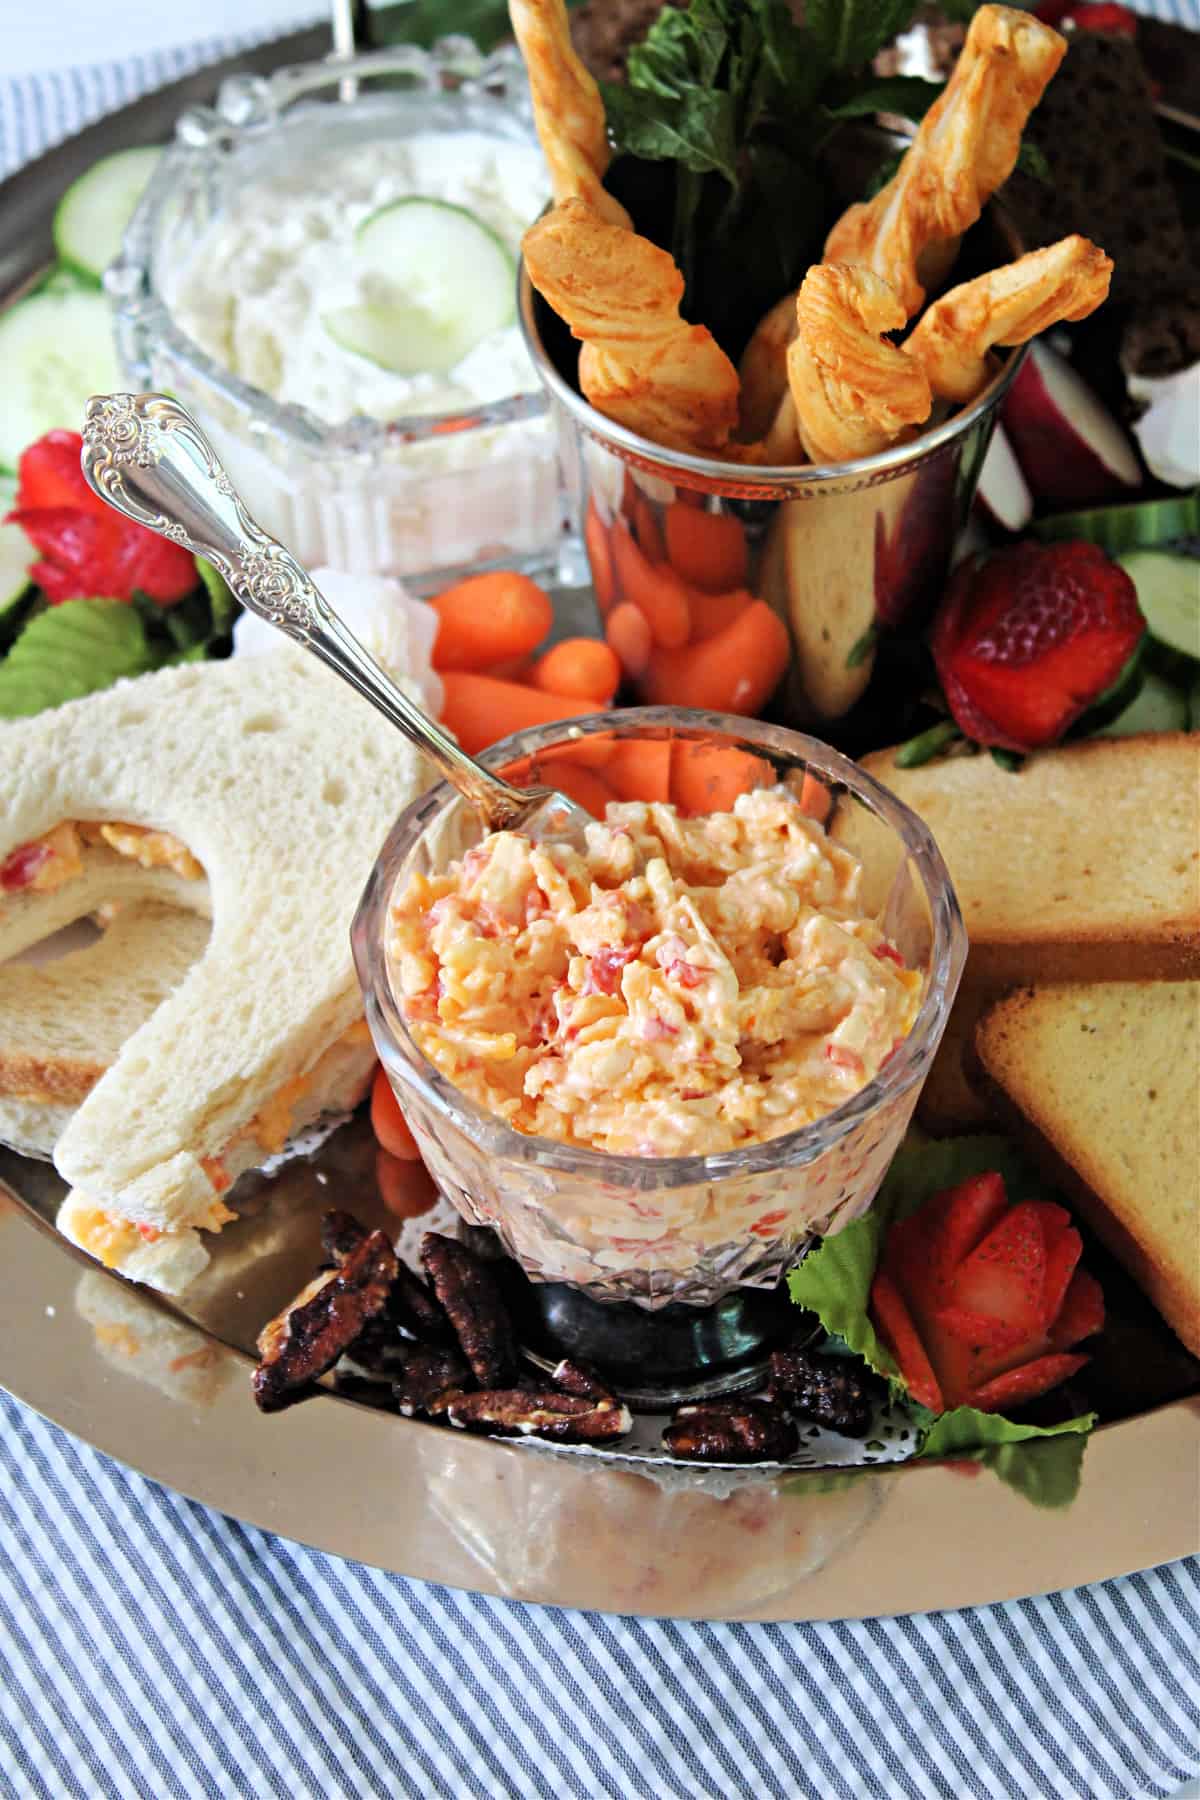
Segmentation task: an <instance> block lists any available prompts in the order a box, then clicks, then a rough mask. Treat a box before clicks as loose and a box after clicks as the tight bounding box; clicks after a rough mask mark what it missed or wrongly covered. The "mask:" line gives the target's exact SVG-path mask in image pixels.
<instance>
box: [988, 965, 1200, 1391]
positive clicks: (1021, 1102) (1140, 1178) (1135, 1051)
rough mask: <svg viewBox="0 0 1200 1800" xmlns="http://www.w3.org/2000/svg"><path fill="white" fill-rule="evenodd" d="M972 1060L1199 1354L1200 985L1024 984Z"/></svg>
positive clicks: (997, 1010) (991, 1017)
mask: <svg viewBox="0 0 1200 1800" xmlns="http://www.w3.org/2000/svg"><path fill="white" fill-rule="evenodd" d="M975 1052H976V1056H977V1057H978V1062H979V1065H980V1067H981V1070H982V1073H983V1075H984V1076H985V1077H986V1079H987V1080H988V1081H989V1082H990V1083H991V1084H992V1086H993V1088H994V1090H995V1093H996V1095H997V1097H998V1099H999V1101H1000V1105H1001V1112H1002V1115H1003V1117H1004V1118H1005V1119H1006V1121H1007V1122H1009V1123H1011V1124H1013V1125H1014V1126H1015V1127H1016V1129H1017V1131H1018V1132H1019V1133H1020V1134H1021V1135H1023V1136H1024V1137H1025V1138H1026V1139H1027V1140H1028V1141H1029V1143H1030V1147H1031V1149H1032V1150H1033V1151H1034V1153H1035V1155H1037V1156H1038V1157H1039V1158H1040V1160H1041V1161H1042V1162H1043V1163H1044V1164H1045V1166H1046V1167H1047V1169H1048V1170H1049V1172H1050V1174H1051V1176H1052V1178H1054V1179H1056V1180H1057V1181H1058V1182H1059V1183H1060V1185H1061V1186H1062V1187H1063V1188H1064V1189H1065V1191H1066V1192H1067V1193H1069V1194H1070V1195H1071V1196H1072V1198H1073V1199H1074V1201H1075V1202H1076V1204H1077V1205H1078V1207H1079V1210H1080V1212H1081V1213H1082V1215H1083V1217H1084V1218H1085V1219H1086V1220H1087V1221H1088V1223H1089V1224H1090V1225H1091V1226H1092V1228H1093V1230H1094V1231H1095V1232H1096V1235H1097V1236H1098V1237H1099V1238H1101V1239H1102V1240H1103V1241H1104V1243H1106V1244H1107V1246H1108V1248H1109V1249H1110V1250H1111V1251H1112V1253H1113V1255H1114V1256H1115V1257H1116V1258H1117V1259H1118V1261H1119V1262H1121V1263H1123V1264H1124V1265H1125V1267H1126V1268H1127V1269H1128V1270H1129V1272H1130V1274H1131V1275H1133V1277H1134V1279H1135V1280H1136V1281H1137V1282H1138V1283H1139V1285H1140V1286H1141V1287H1142V1288H1143V1289H1144V1290H1145V1292H1146V1293H1147V1294H1148V1295H1149V1297H1150V1299H1151V1300H1152V1301H1153V1302H1154V1304H1155V1305H1156V1306H1157V1307H1158V1310H1159V1311H1160V1312H1161V1313H1162V1315H1163V1317H1164V1318H1165V1319H1166V1320H1167V1322H1168V1324H1169V1325H1171V1326H1172V1328H1173V1329H1174V1331H1175V1332H1176V1334H1177V1335H1178V1336H1179V1337H1180V1338H1181V1339H1182V1341H1183V1342H1184V1343H1185V1344H1186V1345H1187V1347H1188V1349H1189V1350H1191V1351H1192V1352H1193V1353H1194V1354H1195V1355H1197V1356H1200V1129H1198V1127H1200V982H1196V981H1179V982H1160V981H1114V982H1103V983H1073V984H1067V985H1064V986H1061V987H1047V988H1023V989H1020V990H1018V992H1016V993H1015V994H1010V995H1008V996H1007V998H1005V999H1003V1000H1001V1001H999V1002H997V1004H996V1005H995V1006H993V1007H991V1008H990V1010H989V1011H988V1012H987V1013H985V1015H984V1017H983V1019H982V1021H981V1022H980V1025H979V1028H978V1030H977V1032H976V1034H975Z"/></svg>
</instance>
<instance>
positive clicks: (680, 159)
mask: <svg viewBox="0 0 1200 1800" xmlns="http://www.w3.org/2000/svg"><path fill="white" fill-rule="evenodd" d="M604 110H605V113H606V115H607V117H608V122H609V127H610V129H611V130H612V131H613V133H614V134H615V136H616V137H617V139H618V141H619V142H620V144H621V147H622V149H623V150H625V151H627V152H628V153H629V154H630V155H632V156H640V157H643V158H644V159H645V160H646V161H647V162H674V163H679V164H680V165H682V167H683V168H684V169H689V170H691V171H692V172H693V173H694V174H697V175H707V174H710V173H711V174H718V175H722V176H724V178H725V180H726V181H728V182H729V183H730V184H731V185H735V184H736V182H737V146H736V143H735V141H734V130H733V107H732V103H731V100H730V96H729V95H728V94H723V93H720V92H716V91H708V90H705V89H703V88H691V89H689V90H688V92H687V93H686V94H685V95H684V96H683V97H682V98H681V99H678V100H664V99H662V98H661V97H656V98H655V101H654V104H653V106H652V107H647V106H646V104H645V98H644V96H643V95H641V94H639V93H638V92H637V91H636V90H635V89H632V88H628V87H617V86H612V87H608V86H606V87H605V89H604Z"/></svg>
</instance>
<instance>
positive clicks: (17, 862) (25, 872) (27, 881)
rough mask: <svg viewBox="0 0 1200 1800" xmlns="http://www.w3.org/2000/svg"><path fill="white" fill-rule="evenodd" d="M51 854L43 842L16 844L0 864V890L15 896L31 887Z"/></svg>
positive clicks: (48, 847)
mask: <svg viewBox="0 0 1200 1800" xmlns="http://www.w3.org/2000/svg"><path fill="white" fill-rule="evenodd" d="M53 854H54V852H53V851H52V850H51V848H50V846H49V844H47V843H46V842H44V840H39V841H37V842H35V843H32V844H18V845H17V847H16V849H15V850H11V851H10V852H9V854H8V855H7V856H6V857H5V859H4V861H3V862H2V863H0V888H3V890H4V892H5V893H6V894H16V893H19V892H20V891H21V889H22V888H27V887H32V886H33V884H34V882H35V881H36V880H37V877H38V874H39V873H40V871H41V870H42V869H44V868H45V866H46V864H47V863H48V862H49V861H50V858H51V856H53Z"/></svg>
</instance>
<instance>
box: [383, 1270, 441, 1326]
mask: <svg viewBox="0 0 1200 1800" xmlns="http://www.w3.org/2000/svg"><path fill="white" fill-rule="evenodd" d="M388 1316H389V1318H391V1319H394V1320H395V1322H396V1324H397V1325H402V1326H403V1327H404V1329H405V1331H408V1332H411V1333H412V1335H413V1337H415V1338H419V1339H420V1340H421V1342H422V1343H423V1344H453V1343H454V1341H455V1333H454V1327H453V1325H451V1323H450V1321H449V1319H448V1318H447V1317H446V1315H445V1313H444V1312H443V1311H442V1308H441V1307H440V1306H439V1305H438V1302H437V1301H436V1300H435V1298H434V1296H433V1295H432V1294H431V1293H430V1291H429V1289H428V1288H427V1287H426V1286H425V1283H424V1282H423V1281H422V1280H421V1277H420V1276H419V1275H414V1274H413V1272H412V1270H411V1269H410V1268H408V1267H407V1266H406V1265H405V1264H404V1263H401V1264H400V1267H399V1269H398V1270H397V1271H396V1279H395V1281H394V1282H393V1283H392V1291H391V1294H390V1296H389V1298H388Z"/></svg>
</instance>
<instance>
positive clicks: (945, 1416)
mask: <svg viewBox="0 0 1200 1800" xmlns="http://www.w3.org/2000/svg"><path fill="white" fill-rule="evenodd" d="M990 1169H997V1170H999V1172H1000V1174H1001V1175H1002V1176H1003V1177H1004V1185H1005V1189H1006V1191H1007V1193H1008V1197H1009V1199H1010V1200H1011V1201H1013V1202H1014V1203H1015V1202H1018V1201H1021V1200H1036V1199H1040V1198H1042V1197H1043V1196H1044V1193H1045V1185H1046V1184H1045V1181H1044V1179H1043V1177H1042V1176H1041V1175H1040V1174H1039V1173H1038V1171H1037V1169H1035V1168H1034V1166H1033V1165H1032V1163H1030V1162H1029V1161H1028V1160H1027V1159H1026V1157H1024V1156H1023V1155H1022V1154H1021V1152H1020V1151H1019V1150H1018V1149H1017V1147H1016V1146H1015V1145H1014V1144H1013V1143H1011V1142H1010V1141H1009V1139H1008V1138H1005V1137H1000V1136H997V1135H994V1134H990V1133H989V1134H981V1135H978V1136H975V1137H961V1138H946V1139H942V1140H939V1141H936V1142H935V1141H933V1140H931V1139H928V1138H925V1137H924V1136H923V1135H922V1134H921V1133H919V1132H916V1131H911V1132H910V1133H909V1135H908V1137H907V1138H906V1139H905V1141H904V1143H903V1144H902V1145H901V1147H900V1150H899V1151H898V1152H897V1155H896V1157H895V1158H894V1160H893V1162H892V1166H891V1168H890V1169H889V1170H888V1172H887V1175H886V1176H885V1177H884V1181H883V1185H882V1187H881V1188H880V1190H879V1193H878V1195H877V1196H876V1199H875V1204H874V1205H873V1206H872V1208H871V1210H870V1211H869V1212H868V1213H867V1214H866V1216H865V1218H862V1219H856V1220H855V1222H854V1223H853V1224H852V1225H847V1226H846V1227H845V1229H844V1230H843V1231H839V1232H837V1233H836V1234H835V1235H834V1236H833V1237H830V1238H826V1239H825V1240H824V1242H823V1243H821V1244H820V1245H819V1246H818V1248H817V1249H816V1250H813V1251H810V1252H809V1254H808V1255H807V1256H806V1257H805V1258H804V1261H803V1262H802V1263H801V1264H800V1265H799V1267H798V1268H796V1269H793V1270H792V1272H791V1274H790V1275H789V1277H788V1288H789V1291H790V1293H791V1297H792V1299H793V1300H794V1301H795V1303H796V1305H798V1306H803V1307H805V1308H806V1309H807V1310H808V1311H809V1312H813V1313H815V1314H816V1315H817V1317H818V1318H819V1319H820V1321H821V1324H822V1325H823V1326H824V1327H825V1330H826V1331H827V1332H830V1333H831V1334H832V1335H834V1336H835V1337H839V1338H841V1339H842V1341H843V1342H844V1343H845V1344H846V1345H847V1346H848V1347H849V1348H850V1349H851V1350H853V1351H854V1352H855V1353H856V1354H857V1355H859V1356H861V1357H862V1358H863V1359H864V1361H865V1362H867V1363H868V1364H869V1365H870V1366H871V1368H873V1369H874V1370H876V1371H877V1373H879V1374H880V1375H885V1376H886V1377H887V1379H888V1381H889V1384H890V1386H891V1391H892V1395H893V1398H895V1399H899V1400H902V1401H903V1400H905V1395H906V1389H905V1387H904V1384H903V1383H902V1382H901V1381H900V1379H899V1375H898V1372H897V1369H896V1365H895V1362H894V1361H893V1360H892V1358H891V1356H890V1355H889V1354H888V1352H887V1350H886V1349H885V1348H884V1346H883V1344H882V1343H881V1341H880V1339H879V1338H878V1337H877V1335H876V1333H875V1328H874V1326H873V1325H872V1324H871V1321H870V1318H869V1316H868V1313H867V1307H868V1303H869V1300H870V1294H871V1282H872V1279H873V1277H874V1274H875V1268H876V1265H877V1263H878V1261H879V1255H880V1251H881V1248H882V1245H883V1240H884V1237H885V1235H886V1233H887V1230H888V1228H889V1227H890V1226H891V1225H892V1224H893V1223H894V1222H895V1221H897V1220H899V1219H906V1218H907V1217H908V1216H909V1214H910V1213H914V1212H916V1210H917V1208H918V1207H919V1206H923V1205H924V1203H925V1201H926V1200H929V1199H931V1198H932V1197H933V1195H934V1194H939V1193H941V1192H942V1190H943V1189H944V1188H948V1187H955V1186H957V1184H958V1183H959V1182H960V1181H966V1180H967V1179H968V1178H969V1177H970V1176H972V1175H983V1174H986V1173H987V1171H988V1170H990ZM906 1404H907V1405H908V1408H909V1411H910V1412H911V1413H912V1416H913V1421H914V1424H915V1425H916V1427H917V1431H918V1433H919V1435H920V1448H919V1449H918V1451H917V1455H918V1456H952V1455H957V1454H960V1453H962V1452H965V1451H973V1450H976V1449H981V1448H993V1449H996V1450H999V1449H1001V1448H1004V1447H1007V1446H1012V1445H1016V1444H1021V1443H1024V1442H1026V1441H1027V1440H1032V1439H1038V1438H1045V1437H1058V1436H1061V1435H1063V1434H1064V1433H1066V1434H1071V1433H1086V1432H1088V1431H1090V1430H1091V1428H1092V1425H1093V1424H1094V1423H1095V1414H1094V1413H1087V1414H1083V1415H1081V1416H1080V1417H1079V1418H1076V1419H1068V1420H1066V1421H1065V1422H1064V1423H1063V1424H1060V1425H1053V1426H1048V1427H1046V1426H1039V1425H1024V1424H1019V1423H1017V1422H1016V1421H1014V1420H1012V1419H1006V1418H1005V1417H1004V1416H1003V1415H1002V1414H1000V1413H985V1412H979V1411H977V1410H976V1408H975V1407H972V1406H959V1407H955V1408H954V1410H953V1411H951V1412H947V1413H941V1414H935V1413H932V1412H930V1411H928V1409H927V1408H925V1407H923V1406H918V1405H916V1404H915V1403H914V1402H911V1401H906ZM1010 1460H1011V1459H1010ZM1008 1466H1009V1465H1007V1464H1006V1465H1003V1467H1002V1466H1001V1465H1000V1464H997V1465H996V1467H997V1473H1000V1474H1003V1469H1004V1467H1008ZM1076 1472H1078V1471H1076ZM1007 1478H1008V1477H1007V1476H1006V1477H1005V1479H1007ZM1014 1485H1016V1482H1015V1481H1014Z"/></svg>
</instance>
